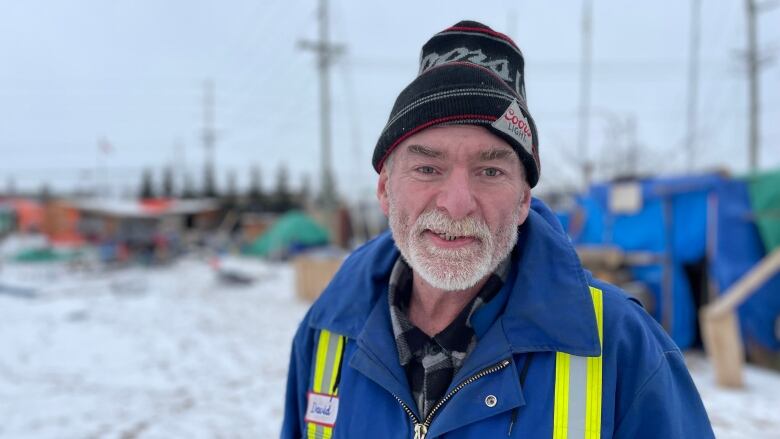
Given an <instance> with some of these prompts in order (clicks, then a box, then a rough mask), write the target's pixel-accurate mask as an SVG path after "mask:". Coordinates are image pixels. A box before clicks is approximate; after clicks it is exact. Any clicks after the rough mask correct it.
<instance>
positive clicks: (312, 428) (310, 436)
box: [306, 422, 317, 439]
mask: <svg viewBox="0 0 780 439" xmlns="http://www.w3.org/2000/svg"><path fill="white" fill-rule="evenodd" d="M306 439H317V424H314V423H312V422H309V423H308V424H306Z"/></svg>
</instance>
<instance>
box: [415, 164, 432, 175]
mask: <svg viewBox="0 0 780 439" xmlns="http://www.w3.org/2000/svg"><path fill="white" fill-rule="evenodd" d="M417 171H418V172H420V173H421V174H433V173H435V172H436V170H435V169H433V166H420V167H419V168H417Z"/></svg>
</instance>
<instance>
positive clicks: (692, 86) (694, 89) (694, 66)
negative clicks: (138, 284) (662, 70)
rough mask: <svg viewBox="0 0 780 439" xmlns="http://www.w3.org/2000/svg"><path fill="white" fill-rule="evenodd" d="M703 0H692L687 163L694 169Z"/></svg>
mask: <svg viewBox="0 0 780 439" xmlns="http://www.w3.org/2000/svg"><path fill="white" fill-rule="evenodd" d="M700 11H701V0H691V25H690V36H691V40H690V46H689V51H688V128H687V131H688V134H687V136H686V142H685V143H686V154H687V157H686V165H687V169H688V172H691V171H693V163H694V160H695V157H696V136H697V132H696V131H697V130H696V116H697V110H698V101H699V98H698V96H699V33H700V25H699V23H700V19H699V12H700Z"/></svg>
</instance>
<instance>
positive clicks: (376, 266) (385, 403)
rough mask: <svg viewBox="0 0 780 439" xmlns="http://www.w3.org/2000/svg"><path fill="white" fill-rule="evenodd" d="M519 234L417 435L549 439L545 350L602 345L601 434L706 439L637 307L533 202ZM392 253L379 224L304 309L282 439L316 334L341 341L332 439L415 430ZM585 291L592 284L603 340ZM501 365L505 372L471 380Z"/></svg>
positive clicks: (655, 331)
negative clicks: (401, 355)
mask: <svg viewBox="0 0 780 439" xmlns="http://www.w3.org/2000/svg"><path fill="white" fill-rule="evenodd" d="M518 233H519V237H518V244H517V246H516V247H515V250H514V252H515V253H514V255H513V261H515V262H514V263H513V264H512V267H511V270H510V274H509V277H508V278H507V282H506V283H505V285H504V287H503V289H502V290H501V292H500V293H499V295H498V296H497V297H496V299H493V300H492V301H491V302H489V303H488V305H490V304H492V303H494V302H495V303H498V304H499V306H501V309H499V310H495V309H494V310H491V309H490V307H489V306H488V305H485V306H483V307H482V308H480V311H479V312H483V309H484V312H485V313H486V314H490V313H494V316H493V318H489V319H484V320H486V321H488V322H489V323H488V324H487V325H486V326H485V327H482V328H480V327H479V325H480V316H479V312H478V313H477V314H475V315H474V316H473V317H472V322H473V323H474V324H475V330H476V332H477V336H478V343H477V346H476V347H475V349H474V350H473V351H472V353H471V354H470V355H469V356H468V357H467V358H466V360H465V361H464V363H463V365H462V367H461V368H460V370H459V371H458V372H457V374H456V376H455V377H454V379H453V382H452V385H451V386H450V390H452V389H454V388H455V387H456V386H458V384H460V383H462V382H464V381H469V384H468V385H465V386H462V387H461V388H460V390H459V391H457V392H456V393H455V394H454V395H453V396H452V397H451V398H450V399H449V400H448V401H447V403H446V404H444V405H443V406H442V407H441V409H440V410H438V412H437V413H436V415H435V417H434V418H433V419H432V422H431V423H430V426H429V428H428V432H427V436H426V438H427V439H433V438H447V439H456V438H458V439H459V438H480V439H487V438H503V437H515V438H521V437H522V438H551V437H552V428H553V427H552V425H553V400H554V388H555V361H556V352H566V353H569V354H571V355H577V356H598V355H599V354H600V353H602V354H603V366H602V370H603V372H602V395H603V397H602V408H601V437H602V438H654V439H655V438H696V439H701V438H711V437H714V435H713V433H712V429H711V426H710V423H709V420H708V418H707V413H706V411H705V409H704V406H703V405H702V402H701V399H700V397H699V394H698V392H697V390H696V387H695V386H694V383H693V381H692V380H691V377H690V375H689V373H688V370H687V369H686V366H685V363H684V361H683V357H682V355H681V353H680V351H679V349H678V348H677V347H676V346H675V344H674V342H672V340H671V339H670V338H669V337H668V336H667V334H666V333H665V332H664V331H663V329H662V328H661V327H660V326H659V325H658V324H657V323H656V322H655V320H653V319H652V318H651V317H650V316H649V315H648V314H647V313H646V312H645V310H644V309H643V308H642V307H641V306H640V305H639V304H638V303H637V302H635V301H634V300H632V299H629V298H628V297H627V296H626V295H625V294H624V293H622V292H621V291H620V290H619V289H617V288H616V287H614V286H611V285H609V284H606V283H604V282H600V281H598V280H595V279H592V278H591V277H590V274H589V273H588V272H587V271H585V270H583V268H582V266H581V265H580V262H579V259H578V258H577V255H576V253H575V251H574V248H573V246H572V245H571V243H570V241H569V239H568V238H567V236H566V235H565V234H564V232H563V231H562V229H561V227H560V223H559V222H558V221H557V219H556V218H555V217H554V216H553V215H552V213H551V212H550V211H549V210H548V209H547V207H546V206H544V205H543V204H542V203H540V202H538V201H536V200H534V203H533V204H532V209H531V211H530V214H529V217H528V219H527V220H526V221H525V223H524V224H523V225H522V226H520V227H519V232H518ZM398 257H399V252H398V250H397V249H396V247H395V244H394V242H393V239H392V237H391V235H390V234H389V233H384V234H382V235H380V236H378V237H377V238H375V239H373V240H372V241H370V242H368V243H366V244H365V245H364V246H362V247H361V248H359V249H357V250H356V251H355V252H353V253H352V255H351V256H350V257H349V258H348V259H347V260H346V261H345V262H344V264H343V266H342V268H341V269H340V270H339V271H338V273H337V274H336V275H335V276H334V278H333V280H332V281H331V282H330V284H329V285H328V287H327V288H326V289H325V290H324V292H323V293H322V295H321V296H320V298H319V299H318V300H317V301H316V302H315V303H314V305H312V307H311V309H310V310H309V312H308V313H307V314H306V316H305V317H304V319H303V322H302V323H301V325H300V327H299V329H298V331H297V333H296V335H295V339H294V341H293V347H292V353H291V359H290V367H289V372H288V382H287V396H286V402H285V412H284V422H283V425H282V433H281V437H282V438H296V439H297V438H301V437H306V422H305V420H304V415H305V411H306V409H307V397H308V396H307V394H308V391H310V390H311V388H312V387H311V382H312V367H313V362H314V358H315V352H314V351H315V341H316V338H317V336H318V334H319V331H320V330H321V329H327V330H329V331H331V332H332V333H336V334H341V335H344V336H346V337H347V342H346V344H345V347H344V350H343V362H342V365H343V366H342V367H341V373H340V381H339V384H338V398H339V400H338V413H337V417H336V422H335V427H334V428H333V431H332V434H333V436H332V437H333V438H372V439H383V438H399V439H400V438H413V437H414V426H415V420H414V418H415V417H416V418H417V419H419V418H420V414H419V413H418V411H417V407H416V405H415V403H414V399H413V397H412V393H411V390H410V388H409V385H408V382H407V378H406V374H405V372H404V369H403V367H402V366H401V365H400V364H399V359H398V351H397V348H396V344H395V340H394V337H393V330H392V327H391V322H390V313H389V308H388V299H387V289H388V279H389V276H390V271H391V269H392V267H393V264H394V262H395V261H396V259H397V258H398ZM589 286H593V287H596V288H599V289H601V290H602V291H603V347H602V346H601V343H600V341H599V334H598V329H597V323H596V317H595V312H594V306H593V302H592V300H591V295H590V292H589ZM496 315H497V317H496ZM602 349H603V352H602ZM529 356H532V361H531V362H530V363H529V367H528V370H527V375H526V376H525V379H524V382H523V384H522V385H521V382H520V379H519V377H520V373H521V372H520V371H521V368H522V365H523V364H524V362H525V361H527V359H528V357H529ZM507 360H508V365H507V364H506V363H507ZM500 364H504V366H505V367H502V368H500V369H499V370H496V371H494V372H493V373H489V374H486V375H484V376H480V377H479V378H478V379H471V378H473V377H474V376H475V375H477V374H478V373H479V372H480V371H484V370H486V369H488V368H491V366H494V365H500ZM488 396H491V397H492V398H493V399H492V400H490V399H488ZM409 411H411V414H410V413H409Z"/></svg>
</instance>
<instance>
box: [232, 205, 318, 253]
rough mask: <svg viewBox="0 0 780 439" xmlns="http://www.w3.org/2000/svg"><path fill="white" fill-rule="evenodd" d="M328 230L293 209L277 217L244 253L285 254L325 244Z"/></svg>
mask: <svg viewBox="0 0 780 439" xmlns="http://www.w3.org/2000/svg"><path fill="white" fill-rule="evenodd" d="M328 242H330V235H329V234H328V230H327V229H325V228H324V227H322V226H321V225H319V224H318V223H317V222H315V221H314V220H313V219H312V218H311V217H309V216H308V215H306V214H305V213H303V212H299V211H293V212H289V213H287V214H285V215H284V216H282V217H281V218H279V219H278V220H277V221H276V223H274V225H273V226H272V227H271V228H270V229H268V231H267V232H265V233H264V234H263V235H262V236H260V237H259V238H257V240H255V242H253V243H252V244H251V245H250V246H249V248H247V249H246V253H247V254H249V255H254V256H286V255H288V254H289V253H292V252H294V251H295V250H296V249H300V248H305V247H314V246H318V245H325V244H327V243H328Z"/></svg>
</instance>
